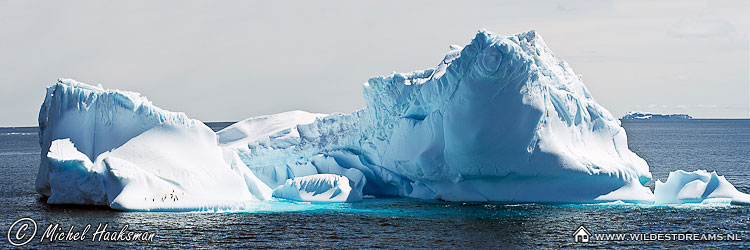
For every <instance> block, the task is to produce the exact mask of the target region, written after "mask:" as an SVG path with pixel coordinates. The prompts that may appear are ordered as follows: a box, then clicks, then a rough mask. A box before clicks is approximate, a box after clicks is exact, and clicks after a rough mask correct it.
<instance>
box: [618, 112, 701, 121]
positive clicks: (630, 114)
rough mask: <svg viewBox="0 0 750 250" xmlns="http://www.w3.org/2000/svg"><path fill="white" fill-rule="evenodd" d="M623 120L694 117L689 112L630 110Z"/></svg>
mask: <svg viewBox="0 0 750 250" xmlns="http://www.w3.org/2000/svg"><path fill="white" fill-rule="evenodd" d="M620 119H622V120H687V119H693V117H692V116H690V115H687V114H669V115H663V114H651V113H641V112H628V113H627V114H625V115H624V116H622V118H620Z"/></svg>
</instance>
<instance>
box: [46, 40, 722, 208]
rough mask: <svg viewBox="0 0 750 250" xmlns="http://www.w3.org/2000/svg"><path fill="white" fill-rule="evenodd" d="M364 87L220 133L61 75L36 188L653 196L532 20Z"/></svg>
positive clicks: (90, 194) (94, 192)
mask: <svg viewBox="0 0 750 250" xmlns="http://www.w3.org/2000/svg"><path fill="white" fill-rule="evenodd" d="M364 98H365V103H366V107H365V108H363V109H361V110H358V111H356V112H354V113H352V114H340V113H336V114H330V115H324V114H316V113H308V112H305V111H291V112H285V113H280V114H275V115H269V116H261V117H253V118H250V119H247V120H244V121H240V122H237V123H235V124H233V125H231V126H229V127H227V128H225V129H223V130H221V131H219V132H217V133H214V132H213V131H211V130H210V129H209V128H208V127H207V126H206V125H204V124H203V123H202V122H200V121H197V120H193V119H189V118H187V117H186V116H185V115H184V114H182V113H174V112H169V111H165V110H162V109H160V108H157V107H155V106H153V105H152V104H151V103H150V102H149V101H148V100H147V99H146V98H145V97H141V96H140V95H139V94H137V93H133V92H126V91H119V90H106V89H103V88H102V87H100V86H99V87H93V86H89V85H86V84H83V83H79V82H76V81H74V80H68V79H61V80H59V81H58V83H56V84H55V85H52V86H50V87H49V88H48V89H47V96H46V97H45V101H44V104H43V105H42V108H41V110H40V114H39V128H40V132H39V133H40V144H41V146H42V155H41V157H42V161H41V164H40V167H39V173H38V175H37V183H36V188H37V191H38V192H39V193H40V194H42V195H44V196H48V197H49V198H48V200H47V201H48V202H49V203H71V204H96V205H106V206H109V207H112V208H114V209H121V210H142V211H157V210H166V211H193V210H225V209H233V208H236V209H242V208H243V207H248V205H247V204H249V203H252V202H256V201H264V200H269V199H279V198H282V199H292V200H301V201H315V202H353V201H358V200H361V199H362V197H363V196H365V195H371V196H376V197H378V196H401V197H414V198H423V199H442V200H449V201H507V202H575V203H583V202H606V201H618V200H622V201H629V202H646V203H648V202H654V200H655V197H654V194H653V193H652V192H651V190H650V189H648V188H647V187H645V186H644V184H645V183H647V182H649V181H650V180H651V173H650V172H649V167H648V165H647V163H646V161H644V160H643V159H641V158H640V157H639V156H638V155H636V154H635V153H633V152H632V151H630V150H629V149H628V145H627V137H626V134H625V130H624V129H623V128H622V127H621V126H620V123H619V120H618V119H616V118H615V117H613V116H612V115H611V114H610V113H609V111H607V110H606V109H604V108H603V107H602V106H601V105H599V104H598V103H597V102H596V101H595V100H594V98H593V97H592V96H591V94H590V93H589V92H588V90H587V89H586V87H585V86H584V85H583V82H582V81H581V79H580V77H579V76H578V75H576V74H575V73H574V72H573V70H572V69H571V68H570V66H568V64H567V63H565V62H564V61H562V60H560V59H558V58H556V57H555V56H554V55H553V54H552V52H551V51H550V50H549V48H548V47H547V46H546V44H545V43H544V41H543V40H542V38H541V37H540V36H539V35H538V34H536V32H534V31H530V32H526V33H522V34H517V35H512V36H498V35H495V34H492V33H490V32H487V31H479V32H478V33H477V35H476V37H475V38H474V39H473V40H472V41H471V43H469V44H468V45H467V46H466V47H463V48H461V47H459V46H451V47H450V51H449V52H448V53H447V54H446V55H445V57H444V59H443V60H442V61H441V62H440V63H439V64H438V65H437V67H435V68H433V69H427V70H422V71H414V72H410V73H393V74H391V75H388V76H381V77H374V78H372V79H370V80H369V81H368V82H367V83H365V85H364ZM668 182H669V181H668ZM727 184H728V183H727ZM729 185H731V184H729ZM670 194H671V193H670V192H667V193H666V194H665V195H670Z"/></svg>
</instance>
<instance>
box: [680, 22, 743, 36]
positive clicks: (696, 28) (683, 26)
mask: <svg viewBox="0 0 750 250" xmlns="http://www.w3.org/2000/svg"><path fill="white" fill-rule="evenodd" d="M734 32H735V29H734V26H732V24H730V23H729V22H727V21H724V20H719V19H703V18H686V19H682V20H680V21H679V22H677V23H676V24H673V25H672V26H670V27H669V30H668V31H667V33H668V34H669V35H671V36H674V37H680V38H708V37H718V36H726V35H729V34H733V33H734Z"/></svg>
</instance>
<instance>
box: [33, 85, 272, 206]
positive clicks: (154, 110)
mask: <svg viewBox="0 0 750 250" xmlns="http://www.w3.org/2000/svg"><path fill="white" fill-rule="evenodd" d="M39 135H40V145H41V147H42V155H41V163H40V166H39V172H38V174H37V182H36V189H37V191H38V192H39V193H40V194H42V195H44V196H48V199H47V202H48V203H51V204H90V205H105V206H109V207H111V208H114V209H119V210H140V211H159V210H168V211H174V210H187V211H194V210H217V209H232V208H237V207H242V206H243V204H246V203H247V202H248V201H257V200H267V199H270V198H271V192H272V190H271V189H270V188H269V187H267V186H263V185H259V184H262V182H260V181H257V178H255V176H253V174H252V172H250V171H248V170H247V168H246V167H243V168H237V166H236V165H230V164H229V163H231V161H227V160H225V158H226V157H225V153H224V151H223V149H222V148H221V147H219V146H218V143H217V139H216V134H215V133H214V132H213V131H212V130H211V129H210V128H208V127H207V126H206V125H204V124H203V123H202V122H200V121H197V120H193V119H189V118H187V117H186V116H185V115H184V114H182V113H173V112H169V111H165V110H162V109H160V108H158V107H155V106H153V105H152V104H151V102H149V101H148V100H147V99H146V98H144V97H141V96H140V95H139V94H137V93H133V92H126V91H117V90H105V89H103V88H101V87H100V86H99V87H94V86H90V85H86V84H82V83H79V82H76V81H73V80H69V79H60V80H59V81H58V83H57V84H55V85H52V86H50V87H49V88H48V89H47V96H46V98H45V101H44V104H43V105H42V108H41V111H40V115H39ZM230 159H231V158H230Z"/></svg>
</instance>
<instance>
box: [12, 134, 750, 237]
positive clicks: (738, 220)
mask: <svg viewBox="0 0 750 250" xmlns="http://www.w3.org/2000/svg"><path fill="white" fill-rule="evenodd" d="M209 125H210V126H212V128H214V129H219V128H221V127H224V126H227V125H229V123H211V124H209ZM623 126H624V127H625V129H626V131H627V133H628V142H629V145H630V148H631V149H632V150H633V151H635V152H636V153H637V154H639V155H640V156H641V157H643V158H644V159H646V161H648V163H649V165H650V166H651V172H652V173H653V176H654V179H662V180H665V179H666V177H667V175H668V173H669V172H670V171H674V170H677V169H684V170H695V169H706V170H709V171H713V170H715V171H717V172H718V173H719V174H720V175H724V176H726V178H727V179H728V180H729V181H730V182H732V183H733V184H734V185H735V186H736V187H737V189H739V190H740V191H743V192H746V193H750V178H748V175H749V174H748V171H750V120H689V121H678V122H676V121H661V122H660V121H649V122H642V121H625V122H623ZM39 154H40V148H39V144H38V136H37V128H0V173H2V174H0V186H2V188H1V189H0V209H2V210H1V211H0V232H2V233H3V235H2V240H0V241H2V242H0V248H10V247H12V245H11V244H10V243H9V241H8V232H9V230H10V229H11V225H12V224H13V223H14V222H15V221H16V220H18V219H20V218H23V217H29V218H31V219H33V220H34V221H35V222H36V223H37V225H38V232H37V235H36V237H35V238H33V240H32V241H31V242H29V243H28V244H27V245H25V246H24V247H31V248H50V247H54V248H64V247H70V248H81V247H115V248H125V247H129V248H177V249H188V248H196V247H200V248H215V247H221V248H226V247H240V248H274V249H275V248H399V249H403V248H450V249H453V248H478V249H496V248H499V249H513V248H520V249H530V248H533V249H544V248H551V249H558V248H580V247H591V248H603V249H610V248H618V247H624V248H639V249H640V248H662V249H671V248H697V249H707V248H729V249H736V248H750V206H732V205H727V204H723V205H711V206H707V205H682V206H647V205H627V204H625V205H623V204H616V203H615V204H597V205H592V204H533V203H529V204H503V203H461V202H443V201H427V200H416V199H401V198H391V199H366V200H365V201H363V202H360V203H353V204H314V203H303V202H282V201H279V202H270V203H266V204H263V205H261V206H259V209H258V212H253V213H218V214H213V213H142V212H118V211H112V210H109V209H107V208H103V207H91V206H72V205H48V204H46V203H45V202H44V201H43V200H42V199H41V197H40V196H39V195H38V194H37V193H36V192H35V191H34V180H35V177H36V172H37V168H38V164H39ZM648 185H650V186H651V187H653V181H652V182H650V183H649V184H648ZM99 223H102V224H107V225H108V227H109V228H108V231H119V230H120V229H121V228H122V227H124V226H125V225H128V226H129V227H128V230H133V231H140V232H144V231H148V232H152V233H154V234H155V236H154V238H153V241H150V242H107V241H91V235H92V234H91V232H89V236H88V238H86V239H84V240H82V241H55V242H48V241H47V240H45V241H44V242H41V243H40V242H39V239H40V238H41V237H40V234H42V233H43V232H44V230H45V229H46V228H47V227H48V226H50V225H54V224H59V225H60V227H61V228H64V229H63V231H66V232H67V231H68V229H69V228H70V227H71V226H74V231H80V230H81V229H82V228H83V227H85V226H86V225H88V224H92V227H93V229H91V230H92V231H93V230H94V229H95V228H96V227H97V226H98V225H99ZM579 225H584V226H585V227H586V228H587V229H588V230H589V231H590V232H591V233H595V234H598V233H625V234H628V233H634V234H658V233H662V234H670V233H717V234H734V235H736V236H738V237H739V238H740V239H741V240H733V241H652V240H648V241H605V240H596V239H594V240H593V241H592V242H590V243H575V242H574V240H573V237H572V234H573V232H574V231H575V229H576V228H577V227H578V226H579Z"/></svg>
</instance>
